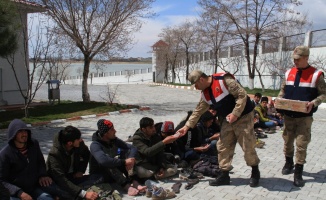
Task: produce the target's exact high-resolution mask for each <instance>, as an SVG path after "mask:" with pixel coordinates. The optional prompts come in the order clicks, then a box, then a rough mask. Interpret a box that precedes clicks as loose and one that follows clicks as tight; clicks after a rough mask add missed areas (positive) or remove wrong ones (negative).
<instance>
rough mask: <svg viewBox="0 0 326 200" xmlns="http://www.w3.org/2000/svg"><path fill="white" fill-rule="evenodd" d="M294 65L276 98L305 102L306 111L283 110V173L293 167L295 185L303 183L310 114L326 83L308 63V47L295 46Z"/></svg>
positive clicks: (325, 92) (324, 95) (323, 94)
mask: <svg viewBox="0 0 326 200" xmlns="http://www.w3.org/2000/svg"><path fill="white" fill-rule="evenodd" d="M292 58H293V62H294V66H293V67H292V68H291V69H289V70H288V71H287V72H286V73H285V78H284V81H283V83H282V86H281V90H280V93H279V94H278V97H280V98H285V99H293V100H300V101H307V102H308V103H307V105H306V106H307V112H306V113H303V112H294V111H288V110H284V111H283V113H284V131H283V139H284V149H283V152H284V154H285V165H284V167H283V169H282V174H284V175H285V174H290V173H291V172H292V169H293V167H295V170H294V183H293V184H294V185H295V186H297V187H302V186H304V181H303V179H302V172H303V165H304V164H305V162H306V156H307V147H308V143H309V142H310V140H311V125H312V121H313V118H312V115H313V113H314V112H316V111H317V108H318V106H319V105H320V104H321V103H322V101H323V100H325V99H326V84H325V80H324V72H323V71H321V70H319V69H316V68H315V67H312V66H310V65H309V63H308V59H309V48H308V47H306V46H298V47H296V48H295V49H294V51H293V54H292ZM294 140H296V155H295V162H296V164H295V165H294V163H293V156H294Z"/></svg>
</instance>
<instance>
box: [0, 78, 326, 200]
mask: <svg viewBox="0 0 326 200" xmlns="http://www.w3.org/2000/svg"><path fill="white" fill-rule="evenodd" d="M89 90H90V94H91V99H92V100H95V101H100V100H103V98H101V97H100V94H104V93H105V91H106V86H90V87H89ZM102 96H103V95H102ZM36 99H40V100H41V99H43V100H46V99H47V88H45V89H44V88H43V89H42V90H40V93H39V94H38V96H36ZM61 99H75V100H81V88H80V86H68V85H63V86H61ZM198 100H199V91H194V90H183V89H175V88H169V87H164V86H151V85H141V84H140V85H120V86H118V89H117V99H116V102H119V103H125V104H137V105H141V106H149V107H151V108H152V109H151V110H149V111H138V112H133V113H123V114H118V115H110V116H104V117H100V118H107V119H110V120H111V121H112V122H113V123H114V125H115V128H116V130H117V136H118V137H120V138H122V139H126V138H127V137H128V136H129V135H131V134H133V133H134V131H135V130H136V129H137V128H138V126H139V120H140V119H141V118H142V117H144V116H148V117H151V118H153V119H154V121H155V122H159V121H164V120H171V121H173V122H174V123H175V124H176V123H178V122H179V121H180V120H181V119H182V118H183V117H185V115H186V111H187V110H192V109H193V108H194V107H195V106H196V104H197V102H198ZM100 118H89V119H84V120H78V121H68V122H66V123H61V124H49V125H46V126H39V127H33V128H32V132H33V136H34V137H35V138H37V139H38V140H39V141H40V144H41V148H42V151H43V153H44V156H45V158H46V156H47V154H48V151H49V149H50V147H51V146H52V136H53V134H54V133H56V132H58V131H59V130H60V129H62V128H63V127H65V126H67V125H73V126H76V127H78V128H79V129H80V130H81V131H82V133H83V135H82V137H83V139H84V140H85V142H86V144H88V145H89V144H90V142H91V141H90V139H91V135H92V133H93V132H94V131H95V130H96V122H97V121H98V120H99V119H100ZM314 119H315V121H314V123H313V126H312V140H311V143H310V145H309V148H308V157H307V164H306V165H305V167H304V177H303V178H304V179H305V180H306V185H305V187H303V188H297V187H294V186H293V185H292V181H293V174H291V175H282V174H281V169H282V167H283V165H284V156H283V151H282V148H283V141H282V137H281V132H277V133H275V134H271V135H268V138H266V139H264V141H265V142H266V145H265V148H264V149H257V152H258V155H259V158H260V160H261V163H260V170H261V176H262V178H261V181H260V186H259V187H257V188H250V187H249V186H248V182H249V177H250V173H251V168H250V167H248V166H246V164H245V161H244V159H243V152H242V151H241V148H240V147H239V146H237V148H236V154H235V156H234V159H233V166H234V169H233V170H232V171H233V174H231V181H232V183H231V185H230V186H220V187H212V186H209V185H208V181H209V180H211V178H205V179H202V180H201V181H200V182H199V183H198V184H197V185H195V186H194V187H193V188H192V189H190V190H185V189H184V187H185V185H186V183H185V182H183V185H182V187H181V192H180V194H177V197H176V199H188V200H192V199H193V200H195V199H205V200H206V199H326V198H325V196H326V190H325V188H326V183H325V182H326V157H325V155H326V145H325V144H326V137H325V135H324V130H325V129H326V126H325V122H326V110H324V109H319V110H318V111H317V112H316V113H315V115H314ZM5 134H6V130H0V137H1V140H0V147H2V146H3V145H4V143H5V141H4V140H5V139H4V138H5ZM177 180H179V178H174V179H173V180H170V179H168V180H164V181H161V182H160V184H161V186H163V187H164V188H171V186H172V185H173V183H174V182H175V181H177ZM123 199H138V200H143V199H144V200H145V199H149V198H146V197H145V196H137V197H129V196H127V195H126V194H125V195H124V196H123Z"/></svg>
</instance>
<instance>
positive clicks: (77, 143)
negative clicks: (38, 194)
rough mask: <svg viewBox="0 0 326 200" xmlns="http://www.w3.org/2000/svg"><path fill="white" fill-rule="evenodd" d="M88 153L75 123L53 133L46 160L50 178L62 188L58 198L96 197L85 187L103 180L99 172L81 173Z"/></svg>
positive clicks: (85, 164)
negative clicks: (97, 173)
mask: <svg viewBox="0 0 326 200" xmlns="http://www.w3.org/2000/svg"><path fill="white" fill-rule="evenodd" d="M89 157H90V152H89V150H88V147H87V146H86V145H85V144H84V142H83V140H82V139H81V132H80V131H79V130H78V129H77V128H76V127H73V126H67V127H65V128H64V129H63V130H61V131H60V132H59V133H58V134H56V135H55V136H54V139H53V146H52V148H51V150H50V153H49V155H48V159H47V162H46V164H47V170H48V173H49V174H50V176H51V177H52V178H53V180H54V182H55V183H56V184H57V185H58V186H59V188H60V190H63V191H65V192H64V196H63V197H62V198H66V199H75V198H78V197H81V198H85V199H91V200H93V199H94V200H95V199H96V198H98V194H97V193H96V192H93V191H86V190H87V188H89V187H91V186H92V185H95V184H97V183H101V182H103V178H102V177H100V176H95V175H84V173H85V171H86V168H87V165H88V161H89ZM65 193H67V194H65Z"/></svg>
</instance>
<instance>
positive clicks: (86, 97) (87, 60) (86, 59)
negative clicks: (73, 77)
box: [82, 55, 91, 102]
mask: <svg viewBox="0 0 326 200" xmlns="http://www.w3.org/2000/svg"><path fill="white" fill-rule="evenodd" d="M90 63H91V59H90V58H89V56H86V55H85V57H84V71H83V81H82V98H83V102H90V101H91V99H90V96H89V93H88V84H87V79H88V73H89V65H90Z"/></svg>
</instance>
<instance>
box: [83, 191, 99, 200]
mask: <svg viewBox="0 0 326 200" xmlns="http://www.w3.org/2000/svg"><path fill="white" fill-rule="evenodd" d="M97 198H98V194H97V193H96V192H93V191H89V192H86V195H85V199H87V200H95V199H97Z"/></svg>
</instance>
